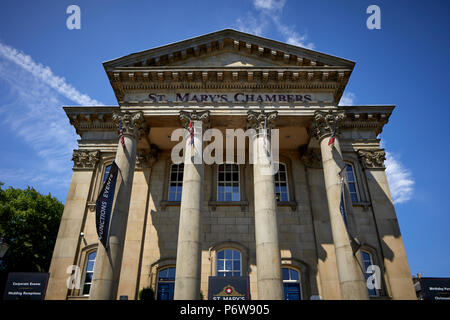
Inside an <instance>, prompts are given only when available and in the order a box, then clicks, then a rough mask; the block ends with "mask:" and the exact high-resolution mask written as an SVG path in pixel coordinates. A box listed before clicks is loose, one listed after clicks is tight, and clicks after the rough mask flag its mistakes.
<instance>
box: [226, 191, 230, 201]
mask: <svg viewBox="0 0 450 320" xmlns="http://www.w3.org/2000/svg"><path fill="white" fill-rule="evenodd" d="M225 201H231V193H226V194H225Z"/></svg>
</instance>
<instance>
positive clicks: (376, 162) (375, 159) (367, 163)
mask: <svg viewBox="0 0 450 320" xmlns="http://www.w3.org/2000/svg"><path fill="white" fill-rule="evenodd" d="M358 156H359V157H360V158H361V160H362V163H363V165H364V167H365V168H370V169H372V168H378V169H384V168H385V167H384V160H386V152H384V149H380V150H358Z"/></svg>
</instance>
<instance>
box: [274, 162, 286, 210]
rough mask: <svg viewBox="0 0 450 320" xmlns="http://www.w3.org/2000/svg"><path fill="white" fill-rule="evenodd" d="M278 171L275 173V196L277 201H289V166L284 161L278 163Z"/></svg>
mask: <svg viewBox="0 0 450 320" xmlns="http://www.w3.org/2000/svg"><path fill="white" fill-rule="evenodd" d="M278 165H279V166H278V172H277V173H276V174H275V177H274V178H275V196H276V199H277V201H281V202H284V201H289V185H288V175H287V166H286V165H285V164H284V163H281V162H280V163H279V164H278Z"/></svg>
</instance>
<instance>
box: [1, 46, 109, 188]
mask: <svg viewBox="0 0 450 320" xmlns="http://www.w3.org/2000/svg"><path fill="white" fill-rule="evenodd" d="M0 89H1V92H2V94H1V95H0V121H1V124H2V126H3V129H2V131H3V134H8V132H10V133H11V134H13V135H15V137H16V138H18V139H19V140H22V141H24V142H25V143H26V145H28V149H27V148H25V149H23V150H17V152H15V153H14V155H9V154H7V153H6V152H5V151H3V152H2V157H4V159H7V158H8V157H17V156H18V154H19V155H21V156H22V157H23V154H24V153H26V152H31V153H32V154H30V159H33V161H34V163H31V162H29V161H27V160H28V159H27V158H25V159H17V163H18V165H17V167H12V168H11V167H10V168H4V167H3V168H0V180H1V181H2V182H4V183H5V184H6V185H23V184H31V185H33V186H36V185H41V186H42V185H43V186H48V187H49V188H50V189H55V190H57V189H59V188H61V186H68V183H69V181H70V175H71V170H70V169H71V167H72V163H71V155H72V151H73V149H76V147H77V144H76V140H77V135H76V133H75V130H74V129H73V128H72V127H71V125H70V124H69V120H68V118H67V116H66V114H65V112H64V110H63V109H62V106H63V105H64V104H66V103H65V102H67V100H66V99H65V98H67V99H69V100H71V101H72V102H75V103H77V104H85V105H94V104H95V105H101V103H100V102H98V101H97V100H95V99H92V98H90V97H89V96H87V95H85V94H82V93H80V92H79V91H78V90H76V89H75V88H74V87H73V86H71V85H70V84H68V83H67V82H66V81H65V80H64V78H62V77H58V76H56V75H54V74H53V72H52V71H51V69H50V68H49V67H47V66H43V65H42V64H40V63H36V62H35V61H34V60H33V59H32V58H31V57H30V56H28V55H26V54H24V53H22V52H19V51H18V50H16V49H14V48H12V47H10V46H7V45H5V44H2V43H0ZM3 140H4V141H6V143H8V142H9V141H11V140H13V139H9V138H8V137H3ZM25 157H26V155H25ZM36 158H37V159H40V160H36ZM30 161H31V160H30ZM24 162H27V164H26V167H27V169H24V168H23V167H19V166H20V165H19V163H24ZM52 193H53V192H52Z"/></svg>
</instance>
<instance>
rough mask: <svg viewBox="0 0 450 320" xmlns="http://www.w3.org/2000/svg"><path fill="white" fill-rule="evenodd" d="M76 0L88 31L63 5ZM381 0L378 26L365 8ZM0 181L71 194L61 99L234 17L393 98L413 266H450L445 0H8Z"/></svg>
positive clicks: (360, 98) (391, 149)
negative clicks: (122, 60) (126, 59)
mask: <svg viewBox="0 0 450 320" xmlns="http://www.w3.org/2000/svg"><path fill="white" fill-rule="evenodd" d="M71 4H77V5H78V6H80V8H81V30H68V29H67V28H66V19H67V17H68V15H67V14H66V8H67V7H68V6H69V5H71ZM371 4H376V5H378V6H379V7H380V9H381V30H369V29H367V27H366V19H367V18H368V17H369V15H368V14H366V9H367V7H368V6H369V5H371ZM0 8H1V10H0V124H1V126H0V134H1V136H2V138H3V144H2V147H1V149H0V150H1V151H0V154H1V156H0V181H2V182H4V183H5V184H6V186H13V187H20V188H24V187H26V186H27V185H28V184H29V185H32V186H34V187H35V188H36V189H37V190H38V191H40V192H42V193H48V192H51V194H52V195H55V196H56V197H57V198H58V199H60V200H61V201H63V202H64V201H65V198H66V194H67V190H68V185H69V181H70V177H71V167H72V162H71V154H72V150H73V149H75V148H76V139H77V135H76V134H75V132H74V130H73V128H72V127H71V126H70V124H69V121H68V119H67V118H66V116H65V114H64V112H63V110H62V108H61V107H62V105H89V104H105V105H116V104H117V103H116V100H115V97H114V95H113V91H112V89H111V87H110V85H109V81H108V79H107V77H106V75H105V72H104V70H103V67H102V64H101V63H102V62H104V61H107V60H111V59H114V58H117V57H120V56H123V55H126V54H129V53H132V52H137V51H141V50H145V49H149V48H153V47H157V46H161V45H165V44H168V43H173V42H176V41H180V40H184V39H187V38H190V37H195V36H198V35H202V34H206V33H210V32H213V31H217V30H221V29H225V28H233V29H237V30H241V31H245V32H249V33H252V34H256V35H260V36H263V37H267V38H271V39H275V40H279V41H283V42H289V43H291V44H295V45H300V46H304V47H308V48H312V49H314V50H317V51H320V52H324V53H328V54H331V55H335V56H338V57H342V58H346V59H349V60H353V61H355V62H356V67H355V69H354V72H353V74H352V77H351V80H350V82H349V84H348V86H347V89H346V92H345V95H344V101H345V103H347V104H395V105H397V108H396V110H395V111H394V113H393V115H392V116H391V119H390V122H389V124H388V125H386V126H385V129H384V131H383V133H382V136H381V137H382V139H383V141H384V142H383V146H384V147H385V148H386V151H387V152H388V159H387V160H386V165H387V167H388V177H389V181H390V184H391V190H392V193H393V196H394V199H395V206H396V210H397V215H398V219H399V223H400V228H401V231H402V234H403V239H404V242H405V247H406V251H407V255H408V259H409V263H410V267H411V272H412V273H417V272H421V273H422V274H423V275H424V276H430V277H433V276H434V277H450V271H449V270H450V238H449V237H448V232H449V230H448V229H449V226H450V212H449V211H450V210H449V207H448V205H447V204H446V201H447V199H448V198H449V197H450V187H449V180H450V170H449V168H448V165H449V162H450V161H449V156H450V151H449V148H448V144H449V133H448V132H449V126H450V125H449V119H450V111H449V106H448V101H449V99H448V97H447V94H448V93H449V92H450V90H449V89H450V86H449V81H448V77H449V72H450V70H449V69H450V59H448V58H449V54H450V48H449V47H450V43H449V40H448V35H449V34H450V26H449V23H448V16H449V14H450V2H448V1H444V0H443V1H438V0H434V1H406V0H396V1H364V0H346V1H343V0H317V1H299V0H297V1H294V0H278V1H276V0H247V1H245V0H239V1H237V0H236V1H214V0H208V1H138V0H134V1H132V0H130V1H124V0H123V1H113V0H95V1H93V0H90V1H77V0H72V1H64V0H58V1H25V0H15V1H3V2H2V4H1V5H0Z"/></svg>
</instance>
